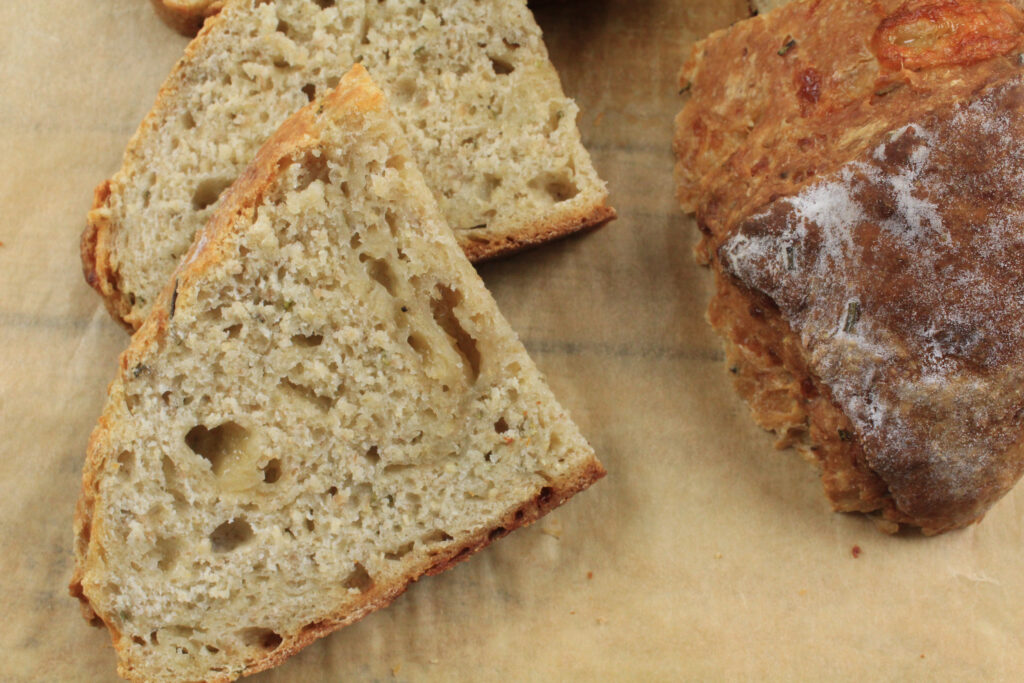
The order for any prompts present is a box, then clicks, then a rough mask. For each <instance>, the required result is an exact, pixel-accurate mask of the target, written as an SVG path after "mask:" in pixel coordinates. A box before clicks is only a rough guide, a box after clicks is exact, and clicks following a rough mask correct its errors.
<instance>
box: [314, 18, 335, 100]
mask: <svg viewBox="0 0 1024 683" xmlns="http://www.w3.org/2000/svg"><path fill="white" fill-rule="evenodd" d="M313 2H315V3H316V4H317V5H318V6H319V7H320V9H329V8H331V7H334V0H313ZM334 85H337V83H335V84H334ZM334 85H332V86H331V87H332V88H333V87H334Z"/></svg>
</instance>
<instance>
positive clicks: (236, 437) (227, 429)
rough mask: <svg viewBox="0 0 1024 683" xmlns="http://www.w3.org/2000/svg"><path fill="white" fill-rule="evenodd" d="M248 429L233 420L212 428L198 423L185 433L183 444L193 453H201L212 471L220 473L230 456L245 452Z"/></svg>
mask: <svg viewBox="0 0 1024 683" xmlns="http://www.w3.org/2000/svg"><path fill="white" fill-rule="evenodd" d="M248 438H249V430H247V429H246V428H245V427H242V426H241V425H239V424H238V423H235V422H225V423H224V424H221V425H218V426H216V427H214V428H213V429H207V428H206V427H205V426H204V425H198V426H196V427H193V428H192V429H190V430H189V432H188V434H186V435H185V444H186V445H188V447H189V448H191V449H192V452H193V453H196V454H197V455H201V456H202V457H204V458H206V460H208V461H209V463H210V467H211V468H212V469H213V473H214V474H217V475H220V474H222V473H223V472H224V471H225V470H226V469H227V468H228V466H229V465H230V464H231V463H230V462H229V460H230V459H232V458H239V456H244V455H245V454H246V441H247V440H248Z"/></svg>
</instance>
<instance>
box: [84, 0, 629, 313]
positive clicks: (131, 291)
mask: <svg viewBox="0 0 1024 683" xmlns="http://www.w3.org/2000/svg"><path fill="white" fill-rule="evenodd" d="M355 62H360V63H362V64H363V65H364V66H365V67H366V68H367V69H368V70H369V72H370V74H371V76H372V77H373V78H374V79H375V80H376V81H377V82H378V83H379V84H380V86H381V87H382V89H383V90H384V91H385V92H388V93H389V98H390V102H391V106H392V108H393V110H394V112H395V113H396V114H397V115H398V118H399V119H400V120H401V122H402V124H403V127H404V130H405V133H406V137H407V138H408V140H409V142H410V144H411V145H412V149H413V153H414V155H415V158H416V161H417V164H418V165H419V167H420V169H421V171H422V172H423V175H424V177H425V178H426V181H427V186H428V187H430V189H431V190H432V191H433V192H434V194H435V196H436V197H437V200H438V203H439V204H440V207H441V211H442V214H443V215H444V217H445V219H446V220H447V222H448V224H449V226H450V227H451V228H452V229H453V230H454V231H455V234H456V237H457V239H458V241H459V244H460V245H462V247H463V249H464V250H465V251H466V253H467V255H468V256H469V257H470V259H471V260H481V259H486V258H491V257H494V256H498V255H501V254H504V253H508V252H512V251H516V250H519V249H522V248H525V247H527V246H530V245H533V244H537V243H540V242H544V241H547V240H550V239H553V238H555V237H558V236H561V235H565V234H568V233H571V232H574V231H577V230H580V229H581V228H585V227H590V226H594V225H597V224H600V223H603V222H605V221H607V220H608V219H609V218H611V217H612V216H614V211H613V210H612V209H611V208H610V207H609V206H608V205H607V204H606V198H607V192H606V189H605V186H604V183H603V182H602V181H601V180H600V178H599V177H598V176H597V173H596V171H595V170H594V167H593V165H592V163H591V161H590V157H589V155H588V154H587V152H586V150H585V149H584V148H583V145H582V144H581V142H580V135H579V130H578V129H577V127H576V115H577V112H578V110H577V107H576V105H575V104H574V103H573V101H572V100H571V99H569V98H568V97H566V96H565V95H564V94H563V92H562V88H561V85H560V83H559V80H558V74H557V73H556V72H555V69H554V67H553V66H552V64H551V62H550V61H549V60H548V57H547V51H546V49H545V47H544V42H543V40H542V38H541V33H540V29H539V28H538V27H537V24H536V22H535V21H534V19H533V15H532V14H531V13H530V11H529V10H528V9H527V8H526V3H525V2H524V0H484V1H482V2H480V1H472V0H430V2H424V3H418V2H412V3H410V2H405V1H403V0H383V1H381V2H376V1H374V2H363V0H338V1H337V2H324V1H323V0H272V1H266V0H231V1H229V2H227V3H226V4H225V6H224V9H222V10H221V11H220V13H218V14H217V15H216V16H215V17H212V18H210V19H209V20H208V21H207V22H206V25H205V26H204V28H203V30H202V32H201V33H200V34H199V36H198V37H197V38H196V39H195V40H194V41H193V42H192V43H191V44H190V45H189V47H188V49H187V50H186V53H185V56H184V58H183V59H182V61H181V62H180V63H179V64H178V66H177V67H176V68H175V70H174V71H173V73H172V74H171V75H170V77H169V78H168V80H167V82H166V83H165V84H164V86H163V89H162V90H161V92H160V94H159V96H158V97H157V101H156V104H155V106H154V108H153V110H152V111H151V112H150V114H149V115H148V116H147V117H146V119H145V121H143V123H142V125H141V127H140V128H139V130H138V132H137V133H136V134H135V136H134V138H133V139H132V140H131V142H130V143H129V146H128V149H127V151H126V153H125V157H124V162H123V166H122V168H121V170H120V171H119V172H118V173H117V174H116V175H114V177H112V178H111V179H110V180H108V181H106V182H104V183H103V184H101V185H100V186H99V187H98V188H97V190H96V198H95V205H94V208H93V210H92V211H91V212H90V214H89V217H88V227H87V229H86V231H85V233H84V235H83V237H82V259H83V267H84V270H85V274H86V279H87V280H88V281H89V283H90V284H91V285H92V286H93V287H94V288H95V289H96V290H97V291H99V292H100V293H101V294H102V295H103V297H104V298H105V300H106V303H107V306H108V308H109V309H110V311H111V312H112V313H113V314H114V316H115V317H116V318H118V319H120V320H122V321H123V322H125V323H126V324H127V325H128V326H129V327H131V328H136V327H138V325H139V324H141V322H142V321H143V320H144V319H145V316H146V314H147V313H148V311H149V309H150V307H151V306H152V304H153V301H154V299H155V297H156V295H157V294H158V293H159V292H160V289H161V288H162V287H163V285H164V283H165V282H166V280H167V278H168V277H169V276H170V274H171V272H172V271H173V270H174V267H175V266H176V265H177V262H178V259H179V258H180V257H181V255H182V254H183V253H184V252H185V250H186V249H188V246H189V244H191V242H192V238H193V236H194V235H195V233H196V231H197V230H198V229H199V228H200V227H201V226H202V225H203V224H204V223H205V222H206V221H207V220H208V219H209V217H210V215H212V213H213V212H214V211H215V210H216V209H217V207H218V205H219V204H218V198H219V196H220V194H221V192H222V191H223V190H224V189H225V188H226V187H228V186H229V185H230V184H231V182H232V181H234V180H235V178H237V177H238V176H239V174H240V173H241V172H242V170H243V169H244V168H245V167H246V165H247V164H248V163H249V162H250V161H251V160H252V158H253V156H254V155H255V153H256V150H257V149H259V147H260V145H262V144H263V142H264V141H265V140H266V139H267V137H268V136H269V135H270V134H271V133H272V132H273V131H274V130H275V129H276V128H277V127H278V126H279V125H280V124H281V122H282V121H284V120H285V118H287V117H288V116H289V115H290V114H291V113H293V112H294V111H296V110H297V109H298V108H299V107H300V106H302V105H304V104H306V103H308V102H309V100H311V99H313V98H314V97H315V96H316V95H318V94H323V93H325V92H327V91H329V90H330V89H331V88H333V87H334V86H335V85H336V84H337V83H338V79H339V78H340V76H341V74H343V73H344V72H345V71H346V70H347V69H348V68H349V67H350V66H351V65H352V64H353V63H355Z"/></svg>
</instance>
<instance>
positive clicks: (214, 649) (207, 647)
mask: <svg viewBox="0 0 1024 683" xmlns="http://www.w3.org/2000/svg"><path fill="white" fill-rule="evenodd" d="M203 649H205V650H206V651H207V652H209V653H210V654H211V655H215V654H217V653H218V652H220V648H219V647H214V646H213V645H204V646H203Z"/></svg>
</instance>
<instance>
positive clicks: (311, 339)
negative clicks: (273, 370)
mask: <svg viewBox="0 0 1024 683" xmlns="http://www.w3.org/2000/svg"><path fill="white" fill-rule="evenodd" d="M323 343H324V336H323V335H322V334H296V335H293V336H292V344H294V345H295V346H302V347H305V348H310V347H313V346H320V345H321V344H323Z"/></svg>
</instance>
